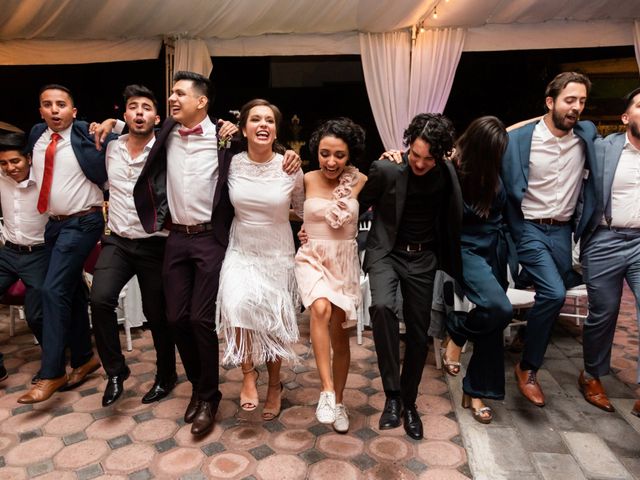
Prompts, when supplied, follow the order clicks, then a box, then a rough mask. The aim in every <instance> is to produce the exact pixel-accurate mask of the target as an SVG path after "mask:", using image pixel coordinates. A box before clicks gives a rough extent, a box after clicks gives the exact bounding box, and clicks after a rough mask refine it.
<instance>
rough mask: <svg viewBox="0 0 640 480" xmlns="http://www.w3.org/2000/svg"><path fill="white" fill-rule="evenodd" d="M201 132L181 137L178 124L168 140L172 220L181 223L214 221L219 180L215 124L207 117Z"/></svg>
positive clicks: (169, 192) (193, 223) (169, 195)
mask: <svg viewBox="0 0 640 480" xmlns="http://www.w3.org/2000/svg"><path fill="white" fill-rule="evenodd" d="M200 125H201V126H202V133H201V134H191V135H188V136H185V137H182V136H181V135H180V134H179V133H178V129H179V128H182V125H180V124H178V125H176V126H175V128H174V129H173V131H172V132H171V133H170V134H169V138H168V139H167V200H168V203H169V211H170V212H171V220H172V221H173V223H178V224H181V225H197V224H200V223H208V222H210V221H211V212H212V210H213V195H214V193H215V191H216V185H217V183H218V141H217V137H216V127H215V125H214V124H213V122H212V121H211V120H210V119H209V117H206V118H205V119H204V120H203V121H202V122H201V123H200Z"/></svg>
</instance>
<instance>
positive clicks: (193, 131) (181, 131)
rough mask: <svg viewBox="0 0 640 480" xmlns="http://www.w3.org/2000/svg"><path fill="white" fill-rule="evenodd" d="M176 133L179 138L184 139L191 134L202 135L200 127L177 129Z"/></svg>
mask: <svg viewBox="0 0 640 480" xmlns="http://www.w3.org/2000/svg"><path fill="white" fill-rule="evenodd" d="M178 133H179V134H180V136H181V137H186V136H188V135H191V134H195V135H202V125H196V126H195V127H193V128H179V129H178Z"/></svg>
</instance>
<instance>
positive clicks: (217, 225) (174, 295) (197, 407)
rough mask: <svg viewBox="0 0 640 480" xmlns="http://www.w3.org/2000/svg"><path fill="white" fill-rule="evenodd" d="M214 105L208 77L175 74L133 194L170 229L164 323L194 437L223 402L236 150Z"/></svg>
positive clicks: (150, 227) (152, 223)
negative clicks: (219, 313)
mask: <svg viewBox="0 0 640 480" xmlns="http://www.w3.org/2000/svg"><path fill="white" fill-rule="evenodd" d="M212 100H213V89H212V86H211V84H210V82H209V79H208V78H206V77H203V76H202V75H200V74H197V73H194V72H177V73H176V75H175V76H174V85H173V88H172V93H171V96H170V97H169V105H170V113H171V116H172V118H170V119H168V120H166V121H165V123H164V125H163V127H162V129H161V130H160V132H159V133H158V135H157V139H156V143H155V144H154V146H153V148H152V149H151V151H150V152H149V157H148V159H147V163H146V165H145V167H144V169H143V171H142V173H141V175H140V177H139V179H138V182H137V183H136V186H135V189H134V197H135V202H136V208H137V210H138V215H139V217H140V220H141V221H142V225H143V227H144V229H145V230H146V231H147V232H154V231H158V230H161V229H162V228H163V227H164V226H166V227H167V228H168V229H169V231H170V234H169V238H168V240H167V245H166V250H165V258H164V265H163V281H164V286H165V292H166V304H167V320H168V322H169V325H170V326H171V328H172V331H173V333H174V338H175V341H176V345H177V347H178V351H179V353H180V357H181V358H182V363H183V365H184V368H185V371H186V374H187V378H188V379H189V381H190V382H191V384H192V385H193V393H192V395H191V400H190V402H189V405H188V406H187V410H186V412H185V415H184V420H185V422H187V423H192V426H191V433H192V434H194V435H203V434H205V433H207V432H209V431H210V430H211V429H212V428H213V421H214V417H215V414H216V412H217V410H218V405H219V403H220V399H221V397H222V394H221V392H220V390H219V389H218V380H219V375H218V337H217V334H216V332H215V324H214V318H215V300H216V296H217V292H218V280H219V278H218V277H219V276H220V267H221V266H222V260H223V258H224V254H225V250H226V248H227V244H228V241H229V228H230V226H231V220H232V219H233V214H234V211H233V206H232V205H231V202H230V200H229V190H228V186H227V175H228V172H229V165H230V163H231V157H232V156H233V154H234V153H236V152H237V150H235V148H233V147H234V146H235V145H233V144H232V145H231V147H232V148H226V147H227V135H226V134H225V132H226V133H231V134H233V133H235V132H237V128H235V127H234V128H233V129H230V128H229V126H228V125H224V126H222V125H220V124H218V122H216V121H215V120H214V121H212V120H211V119H210V118H209V116H208V113H207V112H208V108H209V104H210V102H211V101H212ZM230 130H233V131H230ZM288 157H289V162H288V164H289V165H293V167H295V169H297V168H299V166H300V162H299V157H298V156H297V155H295V154H294V153H293V152H289V154H288ZM285 163H287V162H285Z"/></svg>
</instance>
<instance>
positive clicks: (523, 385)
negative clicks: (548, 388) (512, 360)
mask: <svg viewBox="0 0 640 480" xmlns="http://www.w3.org/2000/svg"><path fill="white" fill-rule="evenodd" d="M515 374H516V380H517V381H518V389H519V390H520V393H522V395H524V397H525V398H526V399H527V400H529V401H530V402H531V403H533V404H534V405H537V406H538V407H544V393H542V388H540V384H539V383H538V379H537V378H536V372H534V371H533V370H521V369H520V363H516V368H515Z"/></svg>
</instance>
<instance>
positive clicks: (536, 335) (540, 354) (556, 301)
mask: <svg viewBox="0 0 640 480" xmlns="http://www.w3.org/2000/svg"><path fill="white" fill-rule="evenodd" d="M517 250H518V261H519V262H520V264H521V265H522V267H523V268H524V270H525V271H526V272H527V275H529V277H530V278H531V281H532V282H533V285H534V287H535V289H536V296H535V303H534V305H533V307H532V308H531V310H529V313H528V314H527V333H526V339H525V347H524V351H523V352H522V360H523V361H525V362H526V363H527V364H529V365H530V366H531V367H533V368H534V369H535V370H537V369H539V368H540V367H541V366H542V362H543V360H544V354H545V352H546V351H547V345H548V344H549V339H550V338H551V330H552V329H553V324H554V323H555V321H556V318H558V314H559V313H560V310H561V309H562V306H563V305H564V300H565V296H566V292H567V290H566V285H567V284H568V283H569V282H571V279H572V274H571V272H572V271H573V270H572V268H571V227H569V225H562V226H558V225H538V224H535V223H532V222H527V221H526V220H525V222H524V228H523V232H522V238H521V239H520V242H518V245H517Z"/></svg>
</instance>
